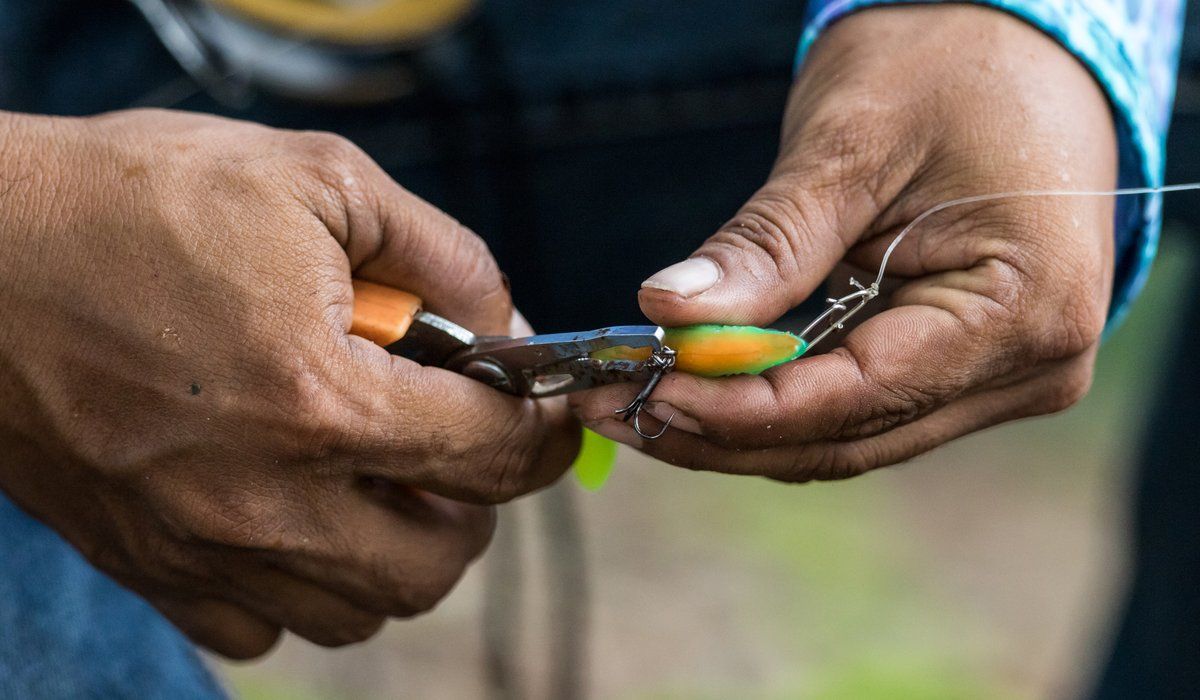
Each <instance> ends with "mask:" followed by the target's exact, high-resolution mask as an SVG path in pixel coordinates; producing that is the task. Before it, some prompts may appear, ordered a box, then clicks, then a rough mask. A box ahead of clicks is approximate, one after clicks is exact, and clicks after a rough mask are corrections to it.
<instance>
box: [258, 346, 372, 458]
mask: <svg viewBox="0 0 1200 700" xmlns="http://www.w3.org/2000/svg"><path fill="white" fill-rule="evenodd" d="M282 382H283V384H284V386H283V388H282V391H280V392H279V394H278V395H279V397H280V400H279V401H278V403H277V404H276V405H277V406H278V407H279V410H281V411H283V412H284V415H283V420H282V423H283V425H284V426H285V428H284V430H283V432H282V434H281V436H280V437H281V439H282V440H284V441H286V442H287V443H288V444H289V445H288V446H289V449H288V450H287V453H288V454H289V456H290V457H292V458H293V459H295V460H297V461H300V462H302V463H321V462H326V461H328V460H329V459H331V458H332V457H334V455H336V454H339V453H340V452H342V451H345V450H348V449H352V448H353V446H354V443H355V442H356V441H357V440H358V439H359V437H358V433H356V432H355V431H354V430H353V429H352V428H351V426H352V425H354V418H353V415H352V413H353V412H352V410H351V409H350V407H349V406H346V405H345V404H344V403H343V402H342V401H341V400H340V398H339V397H338V393H337V392H336V391H333V390H332V387H331V386H330V383H329V381H328V379H327V378H326V377H325V376H324V375H323V374H322V373H321V372H319V371H314V370H313V369H312V368H308V367H300V368H297V369H296V371H293V372H289V373H288V374H287V375H286V377H285V378H284V379H283V380H282Z"/></svg>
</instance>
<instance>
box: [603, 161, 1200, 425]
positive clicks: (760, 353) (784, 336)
mask: <svg viewBox="0 0 1200 700" xmlns="http://www.w3.org/2000/svg"><path fill="white" fill-rule="evenodd" d="M1197 189H1200V183H1184V184H1179V185H1167V186H1164V187H1131V188H1124V189H1116V190H1096V191H1092V190H1017V191H1013V192H997V193H992V194H982V195H975V196H971V197H961V198H959V199H952V200H949V201H946V202H942V203H941V204H937V205H935V206H933V207H930V208H929V209H926V210H925V211H924V212H922V213H921V214H920V215H919V216H917V217H916V218H915V219H913V220H912V221H911V222H909V224H908V225H907V226H905V227H904V228H903V229H902V230H901V231H900V233H898V234H896V237H895V238H894V239H892V242H891V243H890V244H889V245H888V247H887V249H886V250H885V251H884V254H883V258H882V260H881V261H880V263H879V270H878V272H877V273H876V275H875V279H874V280H873V281H872V282H871V283H870V284H868V285H863V284H862V283H860V282H858V281H857V280H855V279H854V278H853V277H852V278H850V285H851V286H852V287H853V288H854V291H852V292H850V293H849V294H847V295H845V296H842V297H838V298H833V299H828V300H827V302H828V304H829V306H828V307H827V308H826V309H825V310H824V311H823V312H822V313H821V314H820V315H819V316H817V317H816V318H815V319H813V320H812V322H811V323H809V324H808V326H807V327H805V329H804V330H802V331H801V332H800V333H799V334H797V335H792V334H791V333H786V332H784V331H777V330H772V329H769V328H757V327H754V326H722V325H717V324H704V325H698V326H686V327H682V328H667V329H665V333H664V339H663V346H662V348H661V349H660V350H659V351H657V352H654V353H651V352H650V351H649V350H648V349H645V348H643V349H641V350H640V351H633V350H631V349H629V348H610V349H608V350H603V351H600V353H597V355H599V354H601V353H604V354H605V358H607V359H630V360H639V361H646V362H648V363H649V365H648V366H649V367H651V368H652V369H653V370H654V372H653V374H652V375H651V377H650V379H649V381H647V382H646V385H645V387H643V389H642V390H641V392H639V393H638V395H637V397H635V398H634V400H633V401H631V402H630V403H629V405H627V406H624V407H622V408H619V409H617V410H616V411H614V413H616V414H617V415H620V416H622V419H623V420H626V421H632V423H633V429H634V431H635V432H637V434H638V435H640V436H641V437H643V438H645V439H647V440H655V439H657V438H659V437H662V436H663V435H664V434H665V433H666V431H667V429H668V428H669V427H670V425H671V419H668V420H667V421H666V423H665V424H664V425H663V427H662V429H661V430H659V432H657V433H647V432H645V431H644V430H642V427H641V424H640V421H639V419H640V417H641V414H642V412H643V411H644V410H645V405H646V402H647V401H649V399H650V396H651V394H652V393H653V392H654V389H655V387H657V386H658V383H659V381H661V380H662V378H663V377H664V376H666V375H667V374H668V373H670V372H672V371H676V370H678V371H682V372H687V373H688V374H695V375H699V376H702V377H724V376H730V375H735V374H759V373H760V372H764V371H766V370H768V369H770V368H771V367H775V366H777V365H781V364H784V363H786V362H791V361H793V360H796V359H798V358H800V357H802V356H804V355H805V354H806V353H808V352H809V351H810V350H812V348H813V346H815V345H817V344H818V343H820V342H821V341H822V340H824V339H825V338H826V337H827V336H829V335H830V334H831V333H833V332H835V331H838V330H841V329H842V328H844V326H845V324H846V322H847V321H849V320H850V319H851V318H852V317H853V316H855V315H856V314H858V313H859V312H860V311H862V309H863V308H864V307H865V306H866V305H867V304H868V303H870V302H871V300H873V299H875V298H876V297H878V296H879V293H880V285H881V284H882V283H883V277H884V274H885V273H886V272H887V266H888V261H889V260H891V257H892V253H894V252H895V250H896V247H897V246H899V245H900V242H901V241H903V240H904V238H905V237H906V236H907V235H908V234H909V232H910V231H912V230H913V229H914V228H916V227H917V226H918V225H920V224H921V223H922V222H923V221H925V220H926V219H928V218H929V217H931V216H933V215H934V214H937V213H938V212H941V211H945V210H946V209H950V208H951V207H957V206H961V205H964V204H974V203H978V202H989V201H994V200H999V199H1011V198H1018V197H1122V196H1127V195H1138V194H1162V193H1167V192H1181V191H1185V190H1197ZM818 331H819V332H818ZM814 332H817V335H816V336H813V337H811V338H810V337H809V336H810V334H812V333H814ZM671 418H674V416H671Z"/></svg>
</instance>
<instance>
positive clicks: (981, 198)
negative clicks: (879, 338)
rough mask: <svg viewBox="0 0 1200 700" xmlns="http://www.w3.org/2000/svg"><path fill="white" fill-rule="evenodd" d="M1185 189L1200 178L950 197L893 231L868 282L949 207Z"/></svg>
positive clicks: (1193, 186) (876, 284)
mask: <svg viewBox="0 0 1200 700" xmlns="http://www.w3.org/2000/svg"><path fill="white" fill-rule="evenodd" d="M1187 190H1200V182H1185V183H1181V184H1178V185H1164V186H1162V187H1127V188H1124V189H1116V190H1017V191H1015V192H994V193H992V194H977V195H974V196H971V197H962V198H960V199H951V200H950V201H948V202H942V203H941V204H936V205H934V206H932V207H930V208H929V209H926V210H925V211H923V212H921V214H920V215H919V216H918V217H917V218H915V219H913V220H912V221H910V222H909V224H908V225H907V226H905V227H904V228H903V229H902V230H901V231H900V233H899V234H897V235H896V238H895V239H893V240H892V242H891V244H890V245H888V247H887V250H886V251H884V253H883V260H881V261H880V263H879V273H878V274H876V275H875V282H874V283H872V285H871V286H872V287H873V288H875V289H878V288H879V285H880V283H881V282H883V274H884V272H886V271H887V264H888V260H889V259H891V257H892V252H893V251H895V250H896V246H898V245H900V241H902V240H904V237H905V236H907V235H908V232H909V231H911V230H913V229H914V228H916V227H917V225H918V224H920V223H921V222H922V221H924V220H925V219H928V218H929V217H931V216H933V215H934V214H936V213H938V212H940V211H945V210H946V209H949V208H951V207H957V206H960V205H963V204H975V203H976V202H990V201H993V200H997V199H1010V198H1012V199H1015V198H1017V197H1124V196H1127V195H1134V194H1163V193H1166V192H1185V191H1187Z"/></svg>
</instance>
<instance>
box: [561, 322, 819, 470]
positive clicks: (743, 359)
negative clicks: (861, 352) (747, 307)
mask: <svg viewBox="0 0 1200 700" xmlns="http://www.w3.org/2000/svg"><path fill="white" fill-rule="evenodd" d="M663 346H664V347H665V348H668V349H669V350H670V351H672V352H673V356H672V359H673V364H672V366H671V367H669V368H668V371H669V370H675V371H679V372H686V373H688V374H694V375H697V376H701V377H728V376H732V375H737V374H760V373H762V372H765V371H766V370H768V369H770V368H772V367H775V366H777V365H781V364H783V363H785V362H790V361H792V360H795V359H797V358H799V357H801V356H802V355H804V353H805V352H807V351H808V349H809V347H811V346H810V344H809V343H808V342H807V341H806V340H804V339H803V338H801V337H800V336H797V335H793V334H792V333H788V332H786V331H778V330H774V329H771V328H758V327H757V326H723V325H718V324H711V323H709V324H702V325H697V326H684V327H682V328H666V329H664V330H663ZM651 355H652V353H651V351H650V349H649V348H639V349H633V348H629V347H615V348H607V349H604V350H598V351H596V352H594V353H592V355H591V357H592V358H593V359H596V360H632V361H637V362H646V361H648V360H650V359H651ZM660 376H661V375H660ZM656 382H657V380H653V382H652V383H651V384H650V385H648V387H647V389H648V390H643V392H642V395H640V396H639V398H640V399H642V400H641V401H640V402H639V401H637V400H635V401H634V403H633V404H630V406H629V407H626V409H623V410H624V415H625V416H626V417H627V418H628V417H632V418H633V420H634V421H635V423H634V425H635V430H637V431H638V433H639V434H642V435H643V436H644V437H647V438H654V437H657V436H655V435H646V434H644V433H642V431H641V428H640V427H639V426H638V424H637V422H636V421H637V413H638V411H640V410H641V405H642V404H643V403H645V400H644V399H645V398H646V397H648V396H649V394H650V391H653V389H654V386H653V384H654V383H656ZM663 430H664V431H665V430H666V427H665V426H664V428H663ZM661 434H662V433H659V435H661ZM616 457H617V446H616V444H615V443H613V442H611V441H610V440H608V439H606V438H604V437H601V436H600V435H597V434H596V433H593V432H592V431H590V430H587V429H585V430H584V431H583V444H582V446H581V447H580V451H579V456H578V457H577V458H576V459H575V464H574V465H572V470H573V471H574V473H575V477H576V478H577V479H578V480H579V483H580V484H581V485H582V486H583V487H584V488H586V489H588V490H589V491H596V490H599V489H600V487H602V486H604V483H605V482H606V481H607V480H608V477H609V475H610V474H611V473H612V470H613V466H614V464H615V462H616Z"/></svg>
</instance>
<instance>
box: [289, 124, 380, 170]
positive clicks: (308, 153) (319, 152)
mask: <svg viewBox="0 0 1200 700" xmlns="http://www.w3.org/2000/svg"><path fill="white" fill-rule="evenodd" d="M296 138H297V139H299V142H300V148H299V150H300V152H301V153H302V154H303V155H304V158H305V159H306V160H307V161H308V163H309V164H310V166H311V167H313V168H314V169H315V172H316V173H317V174H333V175H344V174H349V173H351V172H352V171H354V170H357V168H358V167H360V166H361V164H362V163H363V161H364V160H366V159H367V155H366V154H365V153H364V152H363V151H362V149H360V148H359V147H358V146H356V145H354V142H352V141H350V139H347V138H345V137H344V136H339V135H337V134H334V133H330V132H327V131H308V132H301V133H299V134H297V135H296ZM335 182H338V183H340V182H341V179H340V178H338V179H337V180H335Z"/></svg>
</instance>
